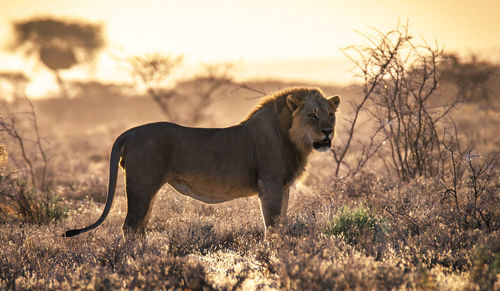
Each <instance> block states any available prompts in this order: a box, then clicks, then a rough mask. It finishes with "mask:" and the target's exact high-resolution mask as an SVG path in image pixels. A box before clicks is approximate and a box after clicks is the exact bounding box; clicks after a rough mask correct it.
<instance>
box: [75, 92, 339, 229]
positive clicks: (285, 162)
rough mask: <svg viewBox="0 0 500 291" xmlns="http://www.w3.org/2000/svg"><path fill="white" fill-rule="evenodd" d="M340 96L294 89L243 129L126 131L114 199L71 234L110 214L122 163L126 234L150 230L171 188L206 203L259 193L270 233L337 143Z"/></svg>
mask: <svg viewBox="0 0 500 291" xmlns="http://www.w3.org/2000/svg"><path fill="white" fill-rule="evenodd" d="M339 103H340V98H339V97H338V96H335V97H332V98H330V99H328V100H327V99H325V98H324V96H323V94H322V93H321V91H320V90H319V89H315V88H294V89H288V90H284V91H280V92H278V93H276V94H274V95H272V96H271V97H269V98H267V99H265V100H264V101H263V102H261V104H260V105H259V106H258V107H257V108H256V109H255V110H254V111H253V112H252V113H251V114H250V115H249V116H248V117H247V118H246V119H245V120H243V121H242V122H241V123H240V124H238V125H235V126H232V127H228V128H189V127H183V126H180V125H177V124H173V123H168V122H159V123H151V124H145V125H142V126H138V127H135V128H132V129H130V130H127V131H126V132H124V133H123V134H121V135H120V136H119V137H118V138H117V139H116V141H115V143H114V145H113V148H112V151H111V159H110V182H109V188H108V198H107V201H106V206H105V208H104V211H103V214H102V215H101V217H100V218H99V220H98V221H97V222H95V223H94V224H92V225H91V226H88V227H86V228H82V229H74V230H69V231H67V232H66V233H65V236H73V235H77V234H80V233H82V232H86V231H89V230H91V229H94V228H96V227H97V226H99V225H100V224H101V223H102V222H103V221H104V219H105V218H106V216H107V215H108V213H109V210H110V209H111V205H112V202H113V197H114V193H115V186H116V178H117V171H118V161H119V160H120V158H121V162H120V165H121V166H122V168H123V171H124V174H126V175H125V177H126V190H127V204H128V210H127V217H126V219H125V223H124V225H123V229H124V232H125V233H144V231H145V228H146V225H147V223H148V221H149V216H150V214H151V209H152V206H153V202H154V200H155V196H156V193H157V191H158V190H159V189H160V188H161V187H162V186H163V185H164V184H165V183H168V184H170V185H171V186H172V187H173V188H175V189H176V190H177V191H178V192H180V193H183V194H185V195H188V196H191V197H193V198H195V199H198V200H201V201H204V202H207V203H219V202H224V201H228V200H232V199H235V198H241V197H247V196H251V195H256V194H258V195H259V199H260V202H261V209H262V214H263V217H264V222H265V225H266V228H267V227H268V226H270V225H274V224H275V223H276V221H277V219H278V218H279V216H280V215H281V216H283V217H284V216H285V215H286V209H287V205H288V189H289V187H290V185H291V184H292V183H293V181H294V180H295V179H296V178H297V177H299V176H300V175H301V174H302V172H303V171H304V167H305V164H306V161H307V156H308V155H309V153H310V152H311V150H312V149H313V148H316V149H318V150H326V149H327V148H329V146H330V141H331V139H332V138H333V129H334V126H335V115H334V114H335V111H336V109H337V107H338V105H339Z"/></svg>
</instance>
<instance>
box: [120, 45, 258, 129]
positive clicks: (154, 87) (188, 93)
mask: <svg viewBox="0 0 500 291" xmlns="http://www.w3.org/2000/svg"><path fill="white" fill-rule="evenodd" d="M127 62H128V63H129V65H130V66H131V67H132V71H131V73H132V75H133V76H134V77H136V79H138V81H139V83H140V84H142V85H143V86H145V87H146V89H147V92H148V94H149V96H151V98H152V99H153V100H154V101H155V103H156V104H157V105H158V107H159V108H160V110H161V111H162V113H163V115H164V116H165V118H166V119H167V120H169V121H172V122H183V123H186V124H189V125H196V124H200V123H201V122H202V121H207V120H208V119H209V116H208V115H207V108H208V107H209V106H210V105H211V104H213V103H214V102H216V101H217V100H219V99H221V98H224V97H225V96H226V95H227V93H228V92H225V91H224V90H225V89H227V88H228V86H229V85H232V84H233V77H232V71H233V69H234V65H233V64H232V63H214V64H202V69H201V70H200V73H199V74H197V75H195V76H194V77H193V78H191V79H188V80H184V81H181V82H178V83H172V84H169V82H172V80H171V73H172V71H173V70H174V69H175V68H177V67H178V66H179V65H180V64H181V62H182V56H171V55H163V54H158V53H154V54H146V55H144V56H133V57H131V58H129V59H128V60H127ZM247 88H248V87H247ZM174 109H175V110H174Z"/></svg>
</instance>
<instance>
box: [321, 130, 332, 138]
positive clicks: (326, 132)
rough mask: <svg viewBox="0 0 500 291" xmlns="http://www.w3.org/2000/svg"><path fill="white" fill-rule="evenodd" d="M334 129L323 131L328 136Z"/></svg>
mask: <svg viewBox="0 0 500 291" xmlns="http://www.w3.org/2000/svg"><path fill="white" fill-rule="evenodd" d="M332 131H333V130H331V129H322V130H321V132H322V133H324V134H325V135H326V136H330V133H332Z"/></svg>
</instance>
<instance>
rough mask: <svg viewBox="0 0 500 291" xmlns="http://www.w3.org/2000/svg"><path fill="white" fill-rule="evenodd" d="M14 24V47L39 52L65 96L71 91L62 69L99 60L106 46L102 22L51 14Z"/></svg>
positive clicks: (29, 51) (41, 60)
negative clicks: (62, 76) (57, 17)
mask: <svg viewBox="0 0 500 291" xmlns="http://www.w3.org/2000/svg"><path fill="white" fill-rule="evenodd" d="M12 26H13V30H14V40H13V41H12V43H11V45H10V48H11V49H12V50H22V51H23V52H24V53H25V54H26V55H27V56H32V55H36V56H37V57H38V60H39V61H40V62H41V63H42V64H44V65H45V66H46V67H47V68H48V69H50V70H51V71H52V72H53V73H54V75H55V77H56V79H57V82H58V84H59V86H60V88H61V92H62V94H63V96H64V97H68V93H67V90H66V88H65V84H64V82H63V80H62V78H61V75H60V71H61V70H65V69H69V68H71V67H73V66H75V65H77V64H80V63H85V62H89V61H91V60H93V59H95V57H96V55H97V53H98V52H99V51H100V50H101V49H102V48H103V47H104V45H105V39H104V36H103V32H102V24H100V23H97V24H95V23H87V22H84V21H77V20H67V19H56V18H50V17H47V18H31V19H27V20H21V21H16V22H14V23H13V24H12Z"/></svg>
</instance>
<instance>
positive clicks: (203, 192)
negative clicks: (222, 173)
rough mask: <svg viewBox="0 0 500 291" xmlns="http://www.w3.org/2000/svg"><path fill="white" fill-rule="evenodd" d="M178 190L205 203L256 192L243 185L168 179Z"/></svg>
mask: <svg viewBox="0 0 500 291" xmlns="http://www.w3.org/2000/svg"><path fill="white" fill-rule="evenodd" d="M168 183H169V184H170V186H172V187H173V188H174V189H175V190H176V191H177V192H179V193H181V194H184V195H187V196H190V197H191V198H194V199H196V200H200V201H203V202H205V203H221V202H225V201H229V200H232V199H235V198H242V197H248V196H252V195H255V194H256V191H254V190H253V189H250V187H243V186H241V185H234V184H233V185H232V184H227V183H225V185H223V186H222V185H217V184H216V183H213V182H212V183H210V182H208V181H199V182H197V181H195V182H193V181H189V182H188V181H186V180H183V179H179V178H178V179H171V180H170V181H168Z"/></svg>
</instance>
